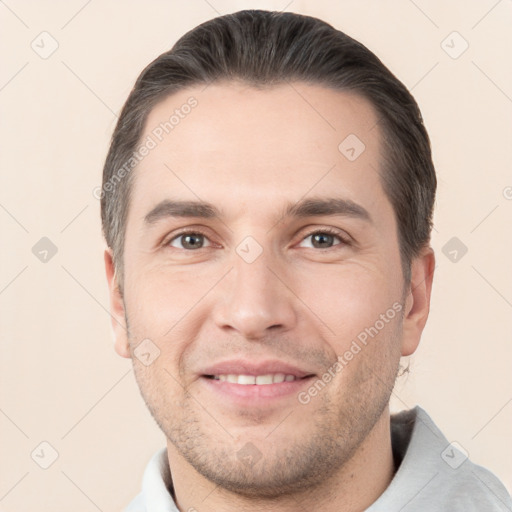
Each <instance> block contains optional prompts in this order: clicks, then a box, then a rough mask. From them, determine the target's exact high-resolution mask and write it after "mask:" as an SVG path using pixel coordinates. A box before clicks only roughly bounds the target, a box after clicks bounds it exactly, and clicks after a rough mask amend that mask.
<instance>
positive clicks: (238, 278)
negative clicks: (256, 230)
mask: <svg viewBox="0 0 512 512" xmlns="http://www.w3.org/2000/svg"><path fill="white" fill-rule="evenodd" d="M277 268H278V267H277V266H276V265H275V264H273V263H272V262H271V261H269V258H267V257H266V256H265V251H264V252H263V254H261V255H260V257H259V258H258V259H257V260H256V261H253V262H252V263H247V262H246V261H244V260H243V259H242V258H240V257H239V256H238V255H237V254H235V255H234V265H233V269H232V270H231V272H229V274H228V276H226V279H225V282H224V283H223V286H222V289H221V290H219V297H218V298H217V301H216V309H215V315H214V320H215V323H216V325H217V326H218V327H219V328H221V329H222V330H224V331H233V332H237V333H238V334H239V335H241V336H243V337H244V338H246V339H248V340H258V339H261V338H264V337H265V336H268V335H269V333H270V331H276V332H278V331H281V332H286V331H288V330H290V329H292V328H293V327H294V326H295V324H296V322H297V315H296V310H295V306H294V304H295V303H294V299H295V296H294V295H293V293H292V292H291V290H290V289H289V288H288V287H287V285H286V284H285V283H286V279H285V276H284V275H283V276H281V275H280V272H279V270H277ZM274 334H275V333H274Z"/></svg>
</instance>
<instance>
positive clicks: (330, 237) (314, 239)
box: [302, 230, 345, 249]
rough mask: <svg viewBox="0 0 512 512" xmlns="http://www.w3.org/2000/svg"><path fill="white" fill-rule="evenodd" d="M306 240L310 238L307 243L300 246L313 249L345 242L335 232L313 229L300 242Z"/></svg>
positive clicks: (328, 247) (326, 247) (325, 247)
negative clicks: (312, 231) (313, 230)
mask: <svg viewBox="0 0 512 512" xmlns="http://www.w3.org/2000/svg"><path fill="white" fill-rule="evenodd" d="M306 240H311V241H310V242H309V244H308V245H303V246H302V247H309V248H313V249H330V248H331V247H333V246H335V245H340V244H343V243H345V241H344V240H343V238H341V236H340V235H339V234H337V233H331V232H330V231H325V230H324V231H315V232H314V233H310V234H309V235H308V236H306V237H305V238H303V240H302V243H304V242H306Z"/></svg>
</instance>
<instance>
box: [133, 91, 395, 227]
mask: <svg viewBox="0 0 512 512" xmlns="http://www.w3.org/2000/svg"><path fill="white" fill-rule="evenodd" d="M377 123H378V117H377V115H376V112H375V110H374V108H373V107H372V105H371V104H370V103H369V102H368V101H367V100H365V99H364V98H362V97H360V96H358V95H356V94H353V93H349V92H341V91H335V90H332V89H328V88H325V87H322V86H318V85H307V84H303V83H290V84H281V85H278V86H273V87H268V88H263V89H262V88H255V87H252V86H249V85H245V84H239V83H232V82H229V83H219V84H211V85H210V86H208V87H206V88H204V87H193V88H189V89H185V90H182V91H180V92H178V93H176V94H173V95H171V96H169V97H167V98H166V99H165V100H163V101H162V102H160V103H159V104H158V105H156V106H155V107H154V108H153V110H152V111H151V112H150V114H149V116H148V119H147V121H146V125H145V129H144V134H143V136H142V139H141V141H142V142H143V143H147V145H148V147H149V146H151V149H150V150H149V152H148V153H147V154H146V155H145V156H144V158H142V159H141V161H140V163H139V164H138V166H137V168H136V171H135V172H136V174H135V182H134V190H133V191H132V192H133V194H132V207H134V208H135V209H138V208H139V207H140V208H143V207H144V208H145V209H147V208H149V207H151V206H152V205H154V204H156V203H158V202H159V201H161V200H164V199H166V198H167V197H168V196H169V195H171V196H172V197H180V198H186V199H194V200H196V199H198V198H201V199H206V200H208V201H209V202H211V203H213V204H216V205H218V206H219V207H220V208H222V209H224V210H226V212H227V213H229V212H228V210H229V209H230V208H231V207H233V209H236V208H239V207H243V208H244V210H245V211H247V210H251V209H252V210H254V212H255V213H256V212H259V215H265V214H266V210H265V211H263V207H267V206H269V207H270V205H271V204H274V205H276V208H277V203H280V202H283V201H284V200H286V201H287V202H293V201H297V200H299V199H301V198H303V197H305V196H307V195H308V194H311V195H314V196H318V195H326V194H327V195H329V196H332V195H333V193H334V192H336V195H338V196H346V197H347V198H348V199H353V198H354V197H359V199H363V200H364V202H366V203H367V204H369V205H371V204H377V203H379V202H385V200H386V198H385V197H383V191H382V188H381V185H380V180H379V172H380V160H381V158H380V132H379V127H378V124H377ZM388 206H389V205H388ZM139 213H140V212H139ZM138 216H139V217H140V215H138Z"/></svg>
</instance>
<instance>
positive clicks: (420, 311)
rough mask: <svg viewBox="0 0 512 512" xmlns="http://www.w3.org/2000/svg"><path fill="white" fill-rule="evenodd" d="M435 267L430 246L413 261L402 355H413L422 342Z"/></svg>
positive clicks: (406, 306)
mask: <svg viewBox="0 0 512 512" xmlns="http://www.w3.org/2000/svg"><path fill="white" fill-rule="evenodd" d="M434 268H435V256H434V251H433V249H432V247H430V246H429V247H426V248H424V249H423V250H422V251H421V253H420V254H419V255H418V256H417V257H416V258H414V259H413V260H412V261H411V282H410V283H409V291H408V295H407V298H406V300H405V312H404V321H403V337H402V356H409V355H411V354H412V353H413V352H414V351H415V350H416V349H417V348H418V345H419V343H420V338H421V333H422V332H423V328H424V327H425V324H426V322H427V318H428V313H429V311H430V293H431V291H432V281H433V278H434Z"/></svg>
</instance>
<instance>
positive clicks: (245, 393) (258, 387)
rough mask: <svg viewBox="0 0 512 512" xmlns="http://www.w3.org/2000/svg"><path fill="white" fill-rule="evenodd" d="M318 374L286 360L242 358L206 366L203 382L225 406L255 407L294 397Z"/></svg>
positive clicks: (201, 375) (202, 375) (202, 374)
mask: <svg viewBox="0 0 512 512" xmlns="http://www.w3.org/2000/svg"><path fill="white" fill-rule="evenodd" d="M315 376H316V374H315V373H314V372H311V371H308V370H307V369H302V368H299V367H298V366H294V365H290V364H287V363H284V362H282V361H262V362H254V361H246V360H244V361H242V360H238V361H225V362H222V363H219V364H216V365H214V366H212V367H209V368H205V369H204V371H203V372H201V373H200V377H201V379H200V381H201V382H203V384H204V385H205V386H206V387H207V388H208V389H209V390H210V392H211V393H213V394H214V396H217V397H218V398H220V399H221V400H222V403H223V404H224V405H226V404H229V403H231V404H233V405H235V406H243V407H255V406H261V405H268V404H269V403H270V402H271V401H272V400H277V399H283V398H286V397H288V398H290V397H293V398H294V397H295V396H296V395H297V394H298V393H299V392H300V391H301V390H302V389H303V388H304V387H306V386H308V385H309V384H310V382H311V380H312V379H313V378H314V377H315ZM226 399H228V401H226Z"/></svg>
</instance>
